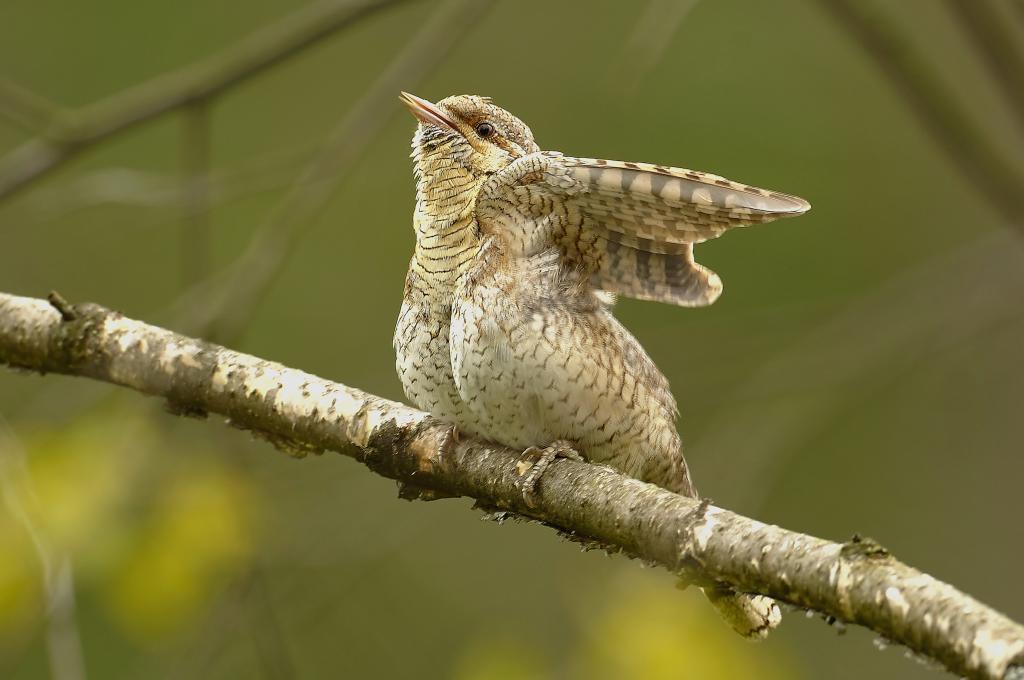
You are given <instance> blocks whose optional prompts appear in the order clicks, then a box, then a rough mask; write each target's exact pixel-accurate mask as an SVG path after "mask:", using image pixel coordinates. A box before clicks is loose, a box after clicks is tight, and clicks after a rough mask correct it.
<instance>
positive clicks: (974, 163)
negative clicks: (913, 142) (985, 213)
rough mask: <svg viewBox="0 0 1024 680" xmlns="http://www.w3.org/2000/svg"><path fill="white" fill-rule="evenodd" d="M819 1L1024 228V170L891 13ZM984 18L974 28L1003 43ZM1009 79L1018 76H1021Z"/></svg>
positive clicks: (861, 2) (969, 176)
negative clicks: (1023, 219) (989, 134)
mask: <svg viewBox="0 0 1024 680" xmlns="http://www.w3.org/2000/svg"><path fill="white" fill-rule="evenodd" d="M952 1H953V2H954V4H956V5H958V6H965V5H968V4H970V5H972V9H969V10H965V11H966V12H968V13H969V14H970V15H971V17H972V18H975V19H977V18H978V17H980V16H982V15H984V14H985V9H984V8H979V7H976V6H974V5H976V0H959V1H958V0H952ZM819 2H820V3H821V5H822V6H823V7H824V8H825V9H826V10H827V11H828V12H829V14H830V15H831V16H832V17H833V18H834V19H835V20H836V22H837V23H838V24H839V26H841V27H842V28H843V29H844V30H845V31H846V32H847V33H849V35H850V36H851V37H852V38H853V39H854V40H855V41H856V42H857V43H858V44H859V45H860V46H861V47H862V48H863V49H864V50H865V52H867V54H868V55H869V56H870V57H871V58H872V59H873V60H874V61H875V63H876V65H877V66H878V68H879V70H880V72H881V73H882V74H883V75H884V76H885V77H886V78H887V79H888V80H889V82H890V83H891V84H892V85H893V87H895V88H896V90H897V92H899V94H900V95H901V96H902V98H903V99H904V101H906V103H907V105H908V106H909V107H910V110H911V111H912V112H913V113H914V115H915V116H916V117H917V118H918V120H919V121H920V122H921V127H922V128H923V129H924V130H925V131H927V132H928V133H929V134H930V135H931V137H932V139H933V141H934V142H935V143H936V145H937V146H938V147H939V148H940V149H942V150H943V151H944V152H945V153H946V155H947V156H948V158H949V160H950V161H951V162H952V164H953V167H954V168H955V169H956V170H957V171H959V172H960V173H961V175H963V177H964V178H965V179H966V180H967V181H968V182H970V183H971V184H973V185H974V187H975V189H976V190H977V191H978V192H979V193H981V194H982V195H983V196H985V197H987V198H988V200H989V201H990V202H991V204H992V206H993V207H994V208H996V209H997V210H998V211H999V212H1000V213H1001V214H1002V215H1003V218H1004V219H1006V220H1007V221H1008V222H1009V223H1010V224H1011V225H1012V226H1014V227H1015V228H1017V229H1022V227H1021V224H1022V223H1021V221H1020V217H1021V215H1022V214H1024V174H1022V173H1021V171H1020V170H1019V169H1018V168H1017V167H1016V166H1015V165H1014V164H1012V163H1011V162H1010V161H1009V160H1008V158H1007V154H1006V153H1005V152H1004V150H1005V149H1006V146H1007V145H1005V144H995V143H993V142H991V141H990V140H989V139H988V138H987V136H986V134H985V132H984V130H983V129H981V128H980V127H979V126H978V125H977V124H976V123H975V122H974V120H973V118H972V115H971V114H972V113H973V111H972V110H971V109H970V108H966V109H965V107H964V106H963V105H962V104H961V103H960V101H959V98H958V97H957V96H956V95H955V94H954V93H953V92H951V91H950V90H949V88H947V87H946V86H945V85H944V84H943V83H942V82H941V80H940V79H939V77H938V76H937V75H936V73H935V71H934V69H933V66H932V64H930V63H929V62H928V61H927V60H925V59H924V58H922V57H921V56H920V55H919V54H918V53H917V52H916V51H915V50H914V48H913V47H912V46H911V45H910V43H909V42H908V40H907V38H906V36H905V35H904V34H903V33H902V32H901V31H900V30H899V29H898V28H897V26H896V25H895V23H894V22H893V20H892V18H891V17H890V16H889V15H888V12H887V11H885V10H883V9H881V8H879V7H877V6H873V3H871V2H868V1H866V0H819ZM986 16H987V15H986ZM980 21H981V20H980V19H978V21H975V22H972V23H971V24H970V28H971V30H972V32H975V33H976V32H977V31H979V30H981V31H984V32H985V38H984V39H985V40H986V41H991V42H992V43H993V44H994V43H999V42H1000V40H1001V38H1002V31H1001V30H1000V31H997V34H996V35H989V34H988V29H991V28H994V27H993V26H992V25H991V22H989V21H986V22H985V23H984V26H982V25H981V23H980ZM991 49H999V48H996V47H992V48H991ZM990 63H991V60H990ZM1009 68H1012V64H1001V65H1000V66H999V69H998V72H999V73H1000V74H1001V73H1003V70H1004V69H1009ZM1007 77H1008V78H1011V79H1013V80H1018V79H1019V77H1020V76H1019V74H1018V75H1017V76H1007ZM1015 101H1016V98H1015ZM1018 115H1019V112H1018ZM1017 155H1019V154H1017ZM1015 157H1016V156H1015V155H1014V154H1012V153H1011V154H1010V155H1009V158H1015Z"/></svg>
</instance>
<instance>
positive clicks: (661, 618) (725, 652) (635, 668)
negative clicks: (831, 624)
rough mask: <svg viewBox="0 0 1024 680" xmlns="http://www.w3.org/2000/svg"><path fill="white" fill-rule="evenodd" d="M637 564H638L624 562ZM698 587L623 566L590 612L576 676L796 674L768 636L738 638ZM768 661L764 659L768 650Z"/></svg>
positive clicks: (775, 678)
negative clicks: (679, 586) (681, 586)
mask: <svg viewBox="0 0 1024 680" xmlns="http://www.w3.org/2000/svg"><path fill="white" fill-rule="evenodd" d="M629 566H630V567H634V566H635V565H629ZM703 599H704V598H703V596H702V595H700V593H699V592H698V591H697V590H696V589H695V588H692V589H689V590H687V591H686V592H685V593H680V592H678V591H675V590H673V589H671V588H670V587H669V584H668V583H666V582H665V577H664V574H662V573H657V574H654V573H651V572H637V571H636V570H635V569H626V570H624V573H623V574H622V577H621V581H619V582H618V583H615V584H614V585H613V587H612V588H611V592H609V593H606V600H605V603H604V606H603V607H602V608H601V610H599V612H598V613H597V615H596V616H593V617H590V618H589V619H588V622H587V624H586V625H585V627H584V631H583V632H584V636H583V639H582V640H581V642H580V645H579V649H578V651H577V654H576V659H577V662H578V665H577V666H576V668H575V669H574V670H575V672H574V676H575V677H579V678H615V679H627V678H637V679H638V680H639V679H640V678H643V679H644V680H688V679H690V678H693V679H694V680H716V679H718V678H721V679H722V680H725V679H732V678H759V679H760V680H783V679H786V680H788V679H790V678H794V677H797V676H798V674H797V673H796V671H795V669H793V667H792V664H791V663H790V661H789V660H788V658H786V657H785V656H784V655H783V654H782V653H781V649H780V648H779V647H778V646H777V645H776V646H771V645H772V643H771V641H770V638H769V641H767V642H765V643H762V644H758V643H753V642H749V641H747V640H743V639H741V638H740V637H739V636H737V635H736V634H735V633H734V632H733V631H732V630H731V629H730V628H729V627H728V626H727V625H726V624H725V623H724V622H722V621H721V620H720V619H719V618H718V615H717V614H716V613H715V610H714V609H713V608H712V607H711V605H709V604H708V603H706V602H704V601H703ZM769 655H770V657H771V658H770V662H769V663H766V656H769Z"/></svg>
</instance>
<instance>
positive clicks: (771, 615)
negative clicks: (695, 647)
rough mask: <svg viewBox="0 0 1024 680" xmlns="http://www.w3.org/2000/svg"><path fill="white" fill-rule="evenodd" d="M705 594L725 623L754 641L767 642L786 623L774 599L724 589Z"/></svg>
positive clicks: (716, 589) (707, 590) (708, 591)
mask: <svg viewBox="0 0 1024 680" xmlns="http://www.w3.org/2000/svg"><path fill="white" fill-rule="evenodd" d="M702 590H703V591H704V595H705V596H707V598H708V601H710V602H711V604H713V605H714V606H715V609H717V610H718V613H719V614H720V615H721V616H722V618H723V619H725V622H726V623H728V624H729V625H730V626H732V629H733V630H735V631H736V632H737V633H739V634H740V635H742V636H743V637H745V638H748V639H750V640H763V639H764V638H765V637H767V636H768V633H770V632H771V631H772V630H773V629H774V628H775V627H776V626H778V625H779V623H780V622H781V621H782V611H781V610H780V609H779V605H778V604H777V603H776V602H775V600H773V599H772V598H770V597H765V596H764V595H748V594H746V593H737V592H735V591H733V590H730V589H728V588H725V587H721V586H717V587H707V588H702Z"/></svg>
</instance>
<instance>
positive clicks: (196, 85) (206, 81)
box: [0, 0, 409, 199]
mask: <svg viewBox="0 0 1024 680" xmlns="http://www.w3.org/2000/svg"><path fill="white" fill-rule="evenodd" d="M408 1H409V0H327V1H325V2H320V3H316V4H313V5H309V6H308V7H305V8H303V9H301V10H299V11H297V12H295V14H293V15H292V16H290V17H288V18H286V19H284V20H281V21H278V22H276V23H274V24H272V25H271V26H269V27H267V28H265V29H263V30H261V31H258V32H256V33H255V34H253V35H251V36H249V37H248V38H246V39H244V40H242V41H241V42H239V43H238V44H236V45H234V46H232V47H230V48H228V49H226V50H224V51H223V52H221V53H220V54H218V55H215V56H213V57H210V58H209V59H206V60H203V61H201V62H197V63H195V64H192V65H190V66H186V67H185V68H182V69H180V70H178V71H175V72H173V73H167V74H164V75H161V76H158V77H156V78H154V79H152V80H150V81H148V82H145V83H143V84H141V85H137V86H135V87H133V88H130V89H127V90H124V91H122V92H118V93H116V94H114V95H112V96H111V97H109V98H107V99H104V100H102V101H99V102H97V103H95V104H92V105H90V106H87V107H83V108H81V109H78V110H75V111H60V112H59V114H57V113H56V112H50V113H48V114H47V115H48V116H49V117H50V118H56V119H57V120H58V121H59V123H60V124H59V125H58V126H56V127H55V128H49V127H48V128H47V134H46V135H45V136H44V137H40V138H37V139H32V140H29V141H28V142H25V143H24V144H22V145H21V146H19V147H18V148H16V149H14V150H13V151H11V152H9V153H8V154H7V156H5V157H4V158H2V159H0V199H3V198H4V197H6V196H9V195H12V194H14V193H15V192H17V191H19V190H21V189H23V188H25V187H26V186H28V185H29V184H31V183H32V182H34V181H36V180H38V179H40V178H41V177H43V176H45V175H46V174H47V173H49V172H51V171H53V170H55V169H56V168H58V167H60V166H61V165H63V164H64V163H66V162H67V161H69V160H71V159H72V158H74V157H75V156H76V155H78V154H79V153H81V152H82V151H84V150H85V149H87V148H89V147H91V146H94V145H95V144H97V143H99V142H102V141H104V140H105V139H107V138H109V137H111V136H113V135H115V134H117V133H120V132H124V131H125V130H129V129H131V128H132V127H134V126H136V125H138V124H139V123H143V122H145V121H147V120H150V119H152V118H155V117H157V116H160V115H162V114H164V113H167V112H168V111H173V110H175V109H178V108H181V107H183V106H187V105H192V104H195V103H196V102H204V101H205V102H209V101H212V100H213V99H215V98H216V97H217V96H218V95H220V94H221V93H223V92H225V91H227V90H229V89H231V88H232V87H235V86H236V85H238V84H240V83H242V82H245V81H246V80H248V79H249V78H251V77H253V76H255V75H257V74H259V73H261V72H263V71H265V70H267V69H269V68H271V67H273V66H276V65H277V64H279V63H281V62H283V61H285V60H286V59H288V58H289V57H292V56H294V55H296V54H298V53H300V52H302V51H303V50H305V49H307V48H309V47H312V46H313V45H315V44H317V43H318V42H320V41H322V40H323V39H325V38H328V37H330V36H332V35H334V34H335V33H337V32H338V31H341V30H344V29H346V28H348V27H350V26H352V25H353V24H355V23H357V22H359V21H361V20H363V19H364V18H366V17H368V16H370V15H372V14H374V13H376V12H378V11H380V10H383V9H386V8H388V7H391V6H393V5H397V4H400V3H402V2H408ZM0 97H2V98H3V100H4V101H7V102H10V103H9V104H7V105H6V106H5V110H7V109H9V110H12V111H15V112H16V113H17V112H21V113H22V115H21V119H27V120H30V121H33V124H35V125H37V126H38V125H39V123H40V121H39V118H40V117H41V116H40V115H39V114H40V113H42V112H45V111H46V108H44V107H42V105H41V102H42V101H43V100H42V98H40V97H38V96H36V95H34V94H33V93H30V92H28V91H27V90H25V89H24V88H19V87H17V86H13V85H11V84H10V83H7V84H6V85H5V87H4V89H3V90H0ZM47 108H48V107H47ZM51 122H52V120H51Z"/></svg>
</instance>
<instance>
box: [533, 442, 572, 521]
mask: <svg viewBox="0 0 1024 680" xmlns="http://www.w3.org/2000/svg"><path fill="white" fill-rule="evenodd" d="M534 456H536V457H537V459H536V460H535V461H533V462H532V463H530V462H529V460H528V458H532V457H534ZM556 458H567V459H569V460H575V461H577V462H583V460H584V459H583V456H581V455H580V454H579V453H578V452H577V451H576V449H575V448H573V445H572V444H571V443H570V442H567V441H564V440H558V441H554V442H552V443H551V444H549V445H548V446H545V447H544V448H538V447H536V446H531V447H530V448H528V449H526V450H525V451H523V460H520V461H519V465H518V466H517V469H518V472H519V474H520V476H521V478H520V480H519V489H520V491H521V493H522V494H523V500H524V501H526V505H527V506H528V507H530V508H535V507H537V483H538V482H539V481H540V478H541V476H542V475H543V474H544V472H545V471H546V470H547V469H548V467H549V466H550V465H551V463H553V462H554V461H555V459H556Z"/></svg>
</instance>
